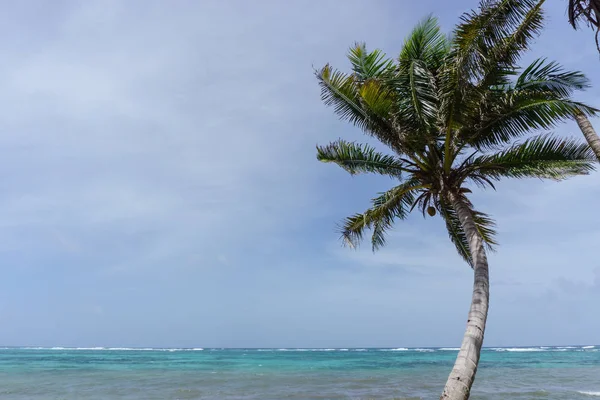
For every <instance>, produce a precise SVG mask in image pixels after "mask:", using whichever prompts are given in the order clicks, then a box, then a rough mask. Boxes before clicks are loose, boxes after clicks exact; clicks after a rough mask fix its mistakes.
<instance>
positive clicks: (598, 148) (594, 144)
mask: <svg viewBox="0 0 600 400" xmlns="http://www.w3.org/2000/svg"><path fill="white" fill-rule="evenodd" d="M574 117H575V121H577V125H579V129H581V132H582V133H583V136H585V140H587V142H588V143H589V145H590V147H591V148H592V150H594V153H596V157H598V160H600V136H598V134H597V133H596V131H595V130H594V127H593V126H592V123H591V122H590V120H589V119H588V118H587V117H586V116H585V115H584V114H582V113H575V115H574Z"/></svg>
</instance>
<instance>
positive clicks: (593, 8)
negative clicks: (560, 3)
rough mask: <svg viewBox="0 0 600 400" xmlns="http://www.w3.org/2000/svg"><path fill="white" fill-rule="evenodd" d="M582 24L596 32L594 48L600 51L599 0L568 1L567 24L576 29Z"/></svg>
mask: <svg viewBox="0 0 600 400" xmlns="http://www.w3.org/2000/svg"><path fill="white" fill-rule="evenodd" d="M582 22H583V23H584V24H586V25H587V26H589V27H590V28H592V29H594V30H595V31H596V47H597V48H598V51H600V41H599V38H598V36H599V35H600V0H569V23H570V24H571V25H572V26H573V29H577V28H578V26H579V24H580V23H582Z"/></svg>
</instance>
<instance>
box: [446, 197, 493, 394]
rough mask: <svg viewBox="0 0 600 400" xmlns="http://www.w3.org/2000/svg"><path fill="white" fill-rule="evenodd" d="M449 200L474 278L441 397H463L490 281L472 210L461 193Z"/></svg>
mask: <svg viewBox="0 0 600 400" xmlns="http://www.w3.org/2000/svg"><path fill="white" fill-rule="evenodd" d="M449 200H450V202H451V203H452V205H453V206H454V209H455V210H456V214H457V215H458V218H459V220H460V223H461V225H462V227H463V229H464V231H465V233H466V235H467V239H468V240H469V250H470V251H471V256H472V258H473V273H474V276H475V279H474V283H473V297H472V299H471V308H470V309H469V318H468V319H467V329H466V331H465V335H464V337H463V341H462V345H461V346H460V351H459V352H458V356H457V357H456V361H455V362H454V368H452V372H451V373H450V376H449V377H448V381H447V382H446V387H444V392H443V393H442V396H441V397H440V400H466V399H468V398H469V395H470V393H471V386H473V381H474V380H475V374H476V373H477V364H478V363H479V354H480V352H481V346H482V345H483V334H484V332H485V322H486V320H487V313H488V303H489V299H490V283H489V274H488V263H487V257H486V254H485V249H484V247H483V239H482V237H481V235H480V234H479V231H478V230H477V227H476V225H475V221H474V220H473V214H472V212H471V209H470V208H469V207H468V205H467V203H466V201H465V199H464V198H463V197H461V196H460V195H455V194H451V195H450V196H449Z"/></svg>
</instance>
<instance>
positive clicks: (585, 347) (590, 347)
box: [582, 346, 596, 349]
mask: <svg viewBox="0 0 600 400" xmlns="http://www.w3.org/2000/svg"><path fill="white" fill-rule="evenodd" d="M594 347H596V346H583V347H582V349H593V348H594Z"/></svg>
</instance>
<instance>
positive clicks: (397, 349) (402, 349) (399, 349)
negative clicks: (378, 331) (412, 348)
mask: <svg viewBox="0 0 600 400" xmlns="http://www.w3.org/2000/svg"><path fill="white" fill-rule="evenodd" d="M380 351H408V349H407V348H406V347H398V348H396V349H380Z"/></svg>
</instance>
